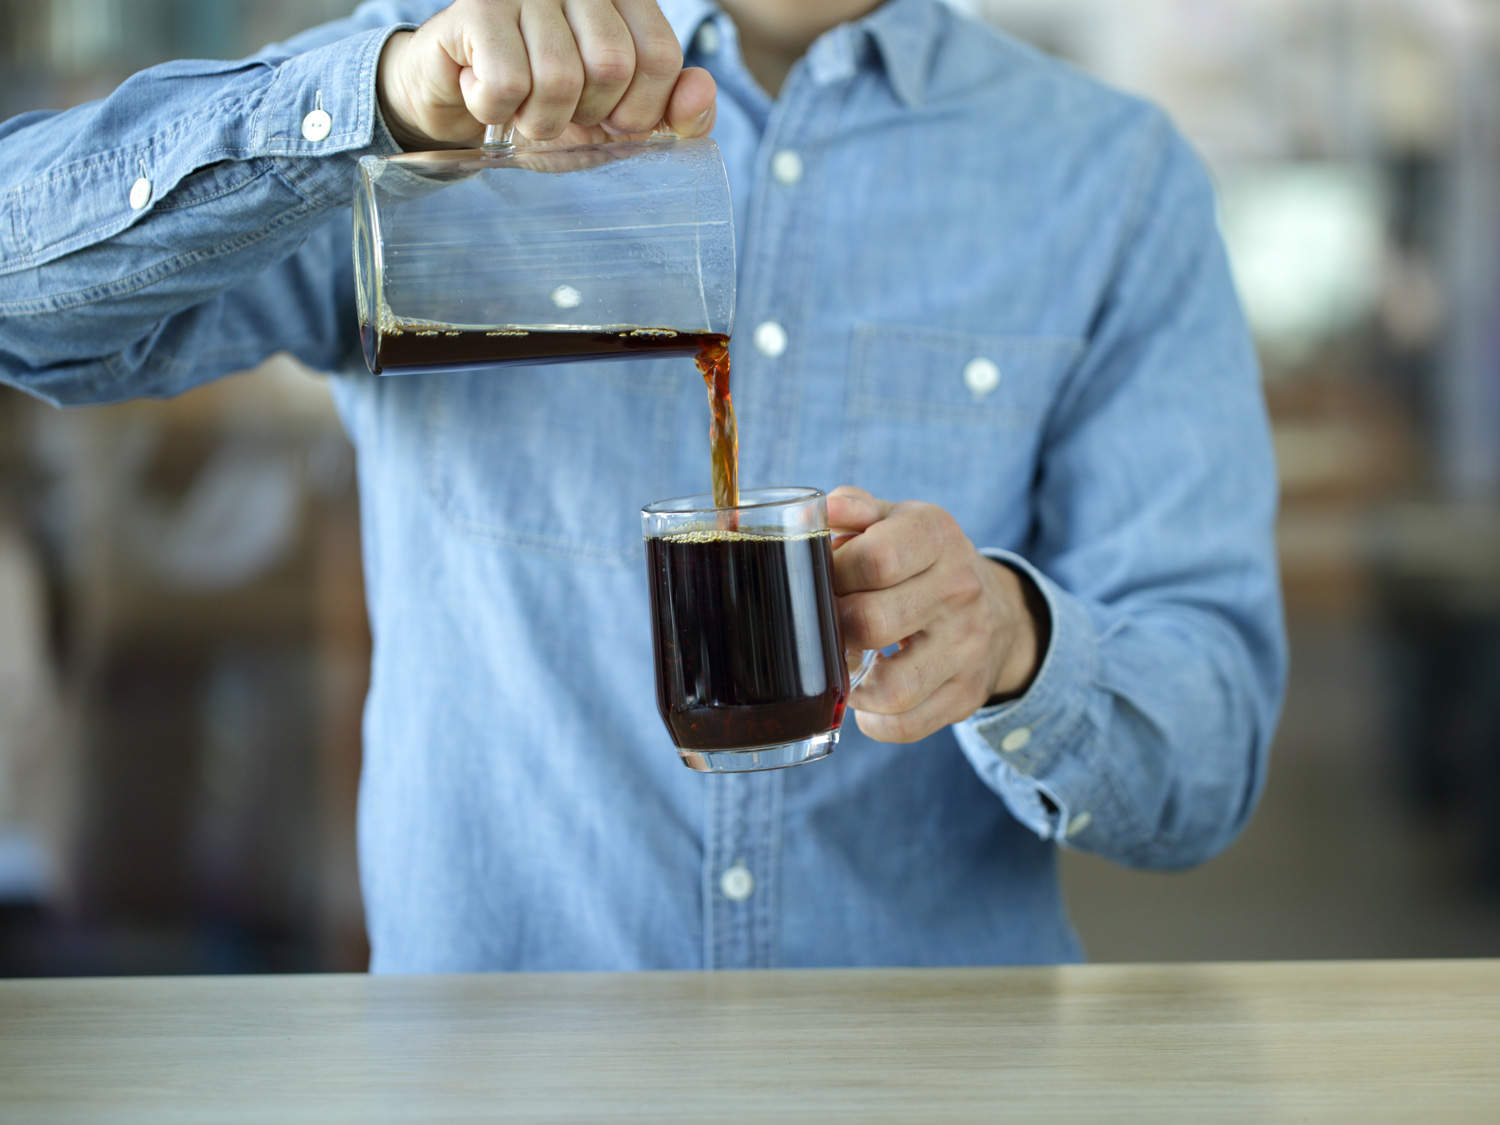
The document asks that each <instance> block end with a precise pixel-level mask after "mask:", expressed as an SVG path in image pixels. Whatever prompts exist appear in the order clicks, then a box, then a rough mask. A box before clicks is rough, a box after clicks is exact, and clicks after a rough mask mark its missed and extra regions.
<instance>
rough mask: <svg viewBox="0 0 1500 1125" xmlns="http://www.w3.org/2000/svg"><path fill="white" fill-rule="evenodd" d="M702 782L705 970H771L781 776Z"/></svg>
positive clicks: (757, 775) (729, 776)
mask: <svg viewBox="0 0 1500 1125" xmlns="http://www.w3.org/2000/svg"><path fill="white" fill-rule="evenodd" d="M704 783H705V785H706V786H707V790H708V795H707V799H708V825H709V834H708V841H707V844H708V846H707V847H706V848H705V850H704V851H705V855H704V865H703V875H704V884H705V885H704V888H703V892H704V894H703V897H704V903H705V906H706V909H705V913H706V917H705V918H704V934H705V938H706V940H705V942H704V951H703V961H704V967H705V968H709V969H768V968H771V967H773V966H774V965H775V964H776V960H777V945H778V943H777V937H776V935H777V927H778V924H779V922H778V918H777V905H776V904H777V902H778V900H779V898H780V894H779V890H780V886H779V884H780V870H779V869H780V853H781V819H782V816H781V802H782V790H783V779H782V775H781V773H780V771H768V772H764V773H744V774H720V775H716V776H713V777H708V778H705V779H704Z"/></svg>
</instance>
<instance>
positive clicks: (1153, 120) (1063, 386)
mask: <svg viewBox="0 0 1500 1125" xmlns="http://www.w3.org/2000/svg"><path fill="white" fill-rule="evenodd" d="M1148 120H1149V122H1150V125H1151V136H1150V138H1149V143H1147V144H1146V146H1145V150H1144V151H1143V152H1142V154H1141V156H1140V159H1139V160H1138V161H1137V163H1136V167H1135V168H1134V170H1133V171H1132V172H1131V176H1130V192H1131V201H1130V208H1129V210H1128V211H1127V212H1126V214H1125V221H1124V222H1123V223H1122V224H1121V226H1120V236H1119V239H1118V240H1117V241H1116V244H1115V247H1114V249H1113V251H1112V253H1111V254H1110V259H1109V268H1108V269H1107V270H1105V272H1104V282H1103V285H1102V287H1101V290H1100V292H1101V293H1102V294H1108V293H1109V292H1111V291H1113V289H1114V287H1115V285H1116V284H1117V283H1118V281H1119V278H1120V271H1121V270H1122V269H1123V268H1124V264H1125V257H1126V254H1127V253H1128V252H1129V250H1130V247H1131V246H1132V245H1133V244H1134V243H1135V240H1136V239H1137V238H1138V237H1139V236H1140V233H1141V225H1142V223H1143V222H1144V220H1145V216H1146V214H1147V211H1148V204H1149V202H1150V200H1149V198H1148V197H1149V187H1150V179H1151V177H1152V176H1153V175H1155V174H1158V173H1160V172H1161V171H1162V169H1163V167H1164V165H1165V163H1166V157H1167V149H1168V147H1169V146H1170V144H1171V140H1172V127H1171V124H1170V122H1169V121H1168V119H1167V117H1166V115H1165V114H1163V113H1162V112H1161V111H1160V110H1155V109H1153V111H1152V113H1151V116H1150V117H1149V118H1148ZM1092 345H1093V341H1092V340H1089V341H1086V342H1085V346H1084V348H1083V349H1082V350H1081V351H1080V352H1079V354H1078V356H1076V357H1075V358H1074V360H1073V367H1072V370H1070V371H1068V372H1067V373H1066V374H1065V376H1064V377H1063V379H1062V380H1061V381H1060V382H1059V383H1058V386H1057V393H1056V394H1055V395H1054V396H1053V397H1052V402H1051V404H1050V406H1049V408H1048V411H1047V417H1046V419H1045V420H1044V421H1043V423H1042V426H1041V438H1042V446H1043V447H1044V448H1045V447H1046V446H1048V445H1050V444H1052V442H1053V440H1054V437H1055V433H1054V431H1055V430H1056V428H1057V425H1058V420H1059V418H1061V416H1062V413H1063V409H1064V407H1065V406H1066V407H1068V408H1069V409H1071V407H1072V406H1073V400H1074V397H1075V391H1076V389H1077V383H1078V380H1079V378H1080V376H1079V372H1080V371H1082V370H1083V369H1084V368H1085V367H1086V366H1087V362H1086V361H1087V359H1088V357H1089V354H1090V351H1091V350H1092Z"/></svg>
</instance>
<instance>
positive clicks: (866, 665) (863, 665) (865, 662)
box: [844, 648, 880, 691]
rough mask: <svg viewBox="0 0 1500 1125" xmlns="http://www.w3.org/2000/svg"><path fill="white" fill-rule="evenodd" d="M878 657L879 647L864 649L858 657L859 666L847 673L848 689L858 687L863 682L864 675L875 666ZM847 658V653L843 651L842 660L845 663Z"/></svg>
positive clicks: (851, 689)
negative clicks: (862, 653)
mask: <svg viewBox="0 0 1500 1125" xmlns="http://www.w3.org/2000/svg"><path fill="white" fill-rule="evenodd" d="M879 659H880V650H879V649H875V648H871V649H866V650H865V653H864V655H863V656H862V657H860V661H859V667H858V668H855V669H854V670H853V671H851V672H850V673H849V690H850V691H853V690H854V689H855V688H857V687H859V685H860V684H862V683H864V682H865V677H866V676H868V675H869V674H870V672H871V670H872V669H873V668H874V667H875V662H876V661H877V660H879ZM848 660H849V654H848V653H847V652H846V653H844V661H845V663H847V662H848Z"/></svg>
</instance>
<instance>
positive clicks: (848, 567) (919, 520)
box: [828, 487, 1041, 742]
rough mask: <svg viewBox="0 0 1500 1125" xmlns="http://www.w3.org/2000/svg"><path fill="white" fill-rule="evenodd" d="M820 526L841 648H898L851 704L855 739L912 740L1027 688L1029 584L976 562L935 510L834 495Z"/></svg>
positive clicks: (1031, 664) (1032, 670)
mask: <svg viewBox="0 0 1500 1125" xmlns="http://www.w3.org/2000/svg"><path fill="white" fill-rule="evenodd" d="M828 522H829V523H830V524H831V525H832V527H833V531H834V536H835V539H834V542H835V545H836V546H835V550H834V555H833V582H834V589H835V591H836V592H837V593H838V595H839V599H838V601H839V621H840V624H841V626H842V628H843V633H844V646H845V647H846V648H848V649H883V648H886V647H888V646H890V645H893V644H899V645H900V646H901V649H900V651H899V652H896V653H894V654H892V655H891V656H890V657H888V658H886V659H883V660H881V661H879V662H878V663H877V664H876V665H875V667H874V669H873V670H872V671H871V672H870V675H869V677H868V678H867V679H866V680H865V682H864V683H863V684H861V685H860V687H859V688H857V689H856V690H855V691H854V693H853V694H852V695H851V696H850V697H849V705H850V706H851V707H853V708H854V710H855V719H856V721H857V722H858V723H859V729H860V730H862V731H864V732H865V734H867V735H869V736H870V737H871V738H874V739H877V740H878V741H881V742H915V741H917V740H918V739H922V738H926V737H927V736H928V735H929V734H932V733H934V732H935V731H938V730H941V729H942V728H943V727H945V726H947V725H949V724H950V723H956V722H961V721H963V720H964V719H967V718H968V717H969V716H970V715H972V714H974V712H975V711H977V710H979V709H980V708H981V707H983V706H984V705H985V704H986V703H987V702H988V701H989V700H991V699H992V698H994V697H996V696H1002V697H1009V696H1015V695H1019V694H1020V693H1021V692H1023V691H1025V690H1026V688H1027V687H1028V686H1029V685H1030V683H1031V681H1032V679H1033V678H1034V677H1035V675H1036V670H1037V664H1038V662H1039V660H1040V658H1041V652H1040V648H1041V643H1040V639H1039V630H1038V626H1037V623H1036V622H1035V621H1034V620H1033V618H1032V614H1031V611H1030V610H1029V609H1028V607H1027V598H1026V596H1025V592H1024V587H1023V585H1022V583H1023V582H1029V581H1030V580H1029V579H1026V578H1023V577H1022V576H1021V575H1020V574H1018V573H1017V572H1016V571H1014V570H1012V569H1011V568H1010V567H1008V566H1005V565H1003V564H1001V563H998V562H995V561H994V560H993V559H988V558H986V557H985V556H983V555H981V554H980V553H979V552H978V551H977V550H975V549H974V544H973V543H971V542H969V539H968V537H967V536H965V535H964V533H963V531H962V530H960V529H959V526H958V522H957V521H956V520H955V519H954V518H953V517H952V516H951V515H949V514H948V513H947V512H946V511H944V510H943V509H942V508H939V507H938V506H937V505H935V504H924V503H920V502H918V501H904V502H902V503H891V502H890V501H888V500H877V499H876V498H875V497H873V496H871V495H870V494H869V493H868V492H866V491H864V490H863V489H860V488H849V487H844V488H837V489H834V491H833V492H831V493H829V496H828Z"/></svg>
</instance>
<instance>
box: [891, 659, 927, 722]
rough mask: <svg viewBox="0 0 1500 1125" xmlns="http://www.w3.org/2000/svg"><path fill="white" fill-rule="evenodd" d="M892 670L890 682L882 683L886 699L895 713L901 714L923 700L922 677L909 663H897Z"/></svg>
mask: <svg viewBox="0 0 1500 1125" xmlns="http://www.w3.org/2000/svg"><path fill="white" fill-rule="evenodd" d="M891 672H892V675H891V676H890V682H889V683H888V684H885V685H882V686H883V687H884V688H885V697H886V698H885V701H886V702H887V703H888V704H890V707H891V710H892V712H893V713H895V714H897V715H901V714H904V713H905V712H908V711H910V710H911V709H912V708H913V707H915V706H916V705H917V704H918V703H920V702H922V677H921V675H920V673H918V671H917V670H916V669H915V668H913V667H911V666H910V665H908V664H901V665H897V666H896V667H895V668H892V669H891Z"/></svg>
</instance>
